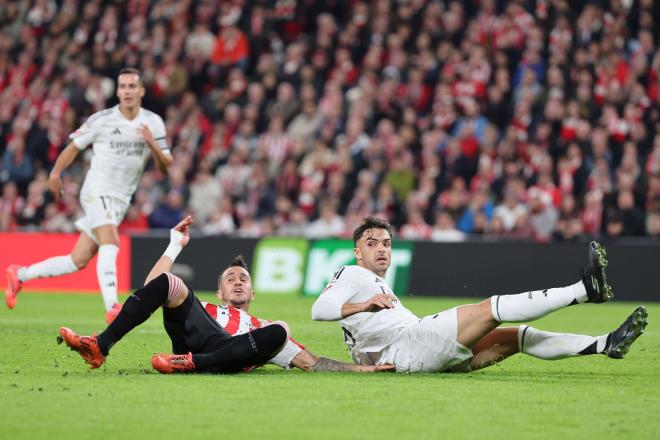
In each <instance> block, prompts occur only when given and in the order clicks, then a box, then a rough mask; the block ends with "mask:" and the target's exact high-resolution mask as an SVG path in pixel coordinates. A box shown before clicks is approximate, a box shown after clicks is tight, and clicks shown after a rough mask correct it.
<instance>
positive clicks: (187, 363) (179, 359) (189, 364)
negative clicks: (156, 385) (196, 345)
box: [151, 353, 195, 374]
mask: <svg viewBox="0 0 660 440" xmlns="http://www.w3.org/2000/svg"><path fill="white" fill-rule="evenodd" d="M151 366H152V367H154V369H155V370H158V371H159V372H160V373H162V374H171V373H190V372H192V371H195V363H194V362H193V359H192V353H188V354H168V353H156V354H154V355H153V356H152V357H151Z"/></svg>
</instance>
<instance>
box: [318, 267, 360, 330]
mask: <svg viewBox="0 0 660 440" xmlns="http://www.w3.org/2000/svg"><path fill="white" fill-rule="evenodd" d="M351 275H352V271H351V270H350V268H347V267H342V268H340V269H339V270H338V271H337V272H335V274H334V276H333V277H332V279H331V280H330V282H329V283H328V285H327V286H326V287H325V289H324V290H323V292H321V295H320V296H319V297H318V299H317V300H316V302H314V305H313V306H312V319H313V320H315V321H337V320H340V319H341V318H342V316H341V308H342V306H343V305H344V304H346V303H348V302H349V301H350V300H351V299H352V298H353V296H355V294H356V293H357V287H356V286H357V283H356V282H355V280H353V277H352V276H351Z"/></svg>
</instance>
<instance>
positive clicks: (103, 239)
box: [93, 224, 119, 322]
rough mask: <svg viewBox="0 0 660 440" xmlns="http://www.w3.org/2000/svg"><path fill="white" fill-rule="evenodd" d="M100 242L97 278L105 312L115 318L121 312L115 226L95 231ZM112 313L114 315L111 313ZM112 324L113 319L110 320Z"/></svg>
mask: <svg viewBox="0 0 660 440" xmlns="http://www.w3.org/2000/svg"><path fill="white" fill-rule="evenodd" d="M93 232H94V236H95V237H96V238H97V240H98V242H99V258H98V260H97V263H96V276H97V278H98V281H99V287H100V288H101V295H102V296H103V304H104V305H105V311H106V312H108V313H110V314H112V315H113V316H109V317H108V318H113V317H114V316H116V314H117V312H118V311H119V310H118V309H119V298H118V297H117V254H118V253H119V233H118V231H117V227H116V226H115V225H114V224H105V225H101V226H98V227H96V228H94V229H93ZM111 311H112V313H111ZM108 321H109V322H112V320H111V319H109V320H108Z"/></svg>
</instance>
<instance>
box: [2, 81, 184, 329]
mask: <svg viewBox="0 0 660 440" xmlns="http://www.w3.org/2000/svg"><path fill="white" fill-rule="evenodd" d="M144 93H145V89H144V86H143V84H142V79H141V77H140V71H139V70H137V69H133V68H124V69H122V70H121V71H120V72H119V75H118V78H117V97H118V98H119V105H117V106H115V107H112V108H108V109H105V110H102V111H100V112H97V113H95V114H93V115H92V116H90V117H89V118H88V119H87V121H86V122H85V123H84V124H83V125H82V126H81V127H80V128H79V129H78V130H76V131H75V132H74V133H73V134H71V135H70V136H69V137H70V139H71V142H70V143H69V144H68V145H67V146H66V148H65V149H64V150H62V152H61V153H60V155H59V156H58V158H57V161H56V162H55V165H54V166H53V169H52V171H51V173H50V176H49V179H48V189H49V190H50V191H51V192H52V193H53V195H54V196H55V198H56V199H59V197H60V190H61V184H62V181H61V178H60V176H61V173H62V172H63V171H64V170H65V169H66V168H67V167H68V166H69V165H71V164H72V163H73V161H74V160H75V158H76V157H77V156H78V154H79V153H80V152H81V151H82V150H84V149H85V148H87V146H89V145H90V144H91V145H93V147H92V148H93V151H94V156H93V157H92V161H91V166H90V169H89V171H88V172H87V175H86V176H85V182H84V183H83V186H82V189H81V191H80V204H81V206H82V208H83V211H84V213H85V215H84V217H82V218H80V219H79V220H78V221H76V227H77V228H78V229H79V230H80V231H81V234H80V237H79V238H78V241H77V243H76V244H75V246H74V248H73V249H72V251H71V253H70V254H69V255H62V256H56V257H52V258H49V259H46V260H44V261H40V262H38V263H35V264H32V265H29V266H19V265H15V264H13V265H10V266H9V267H8V268H7V269H6V276H7V288H6V290H5V301H6V303H7V306H8V307H9V308H10V309H12V308H14V306H15V305H16V296H17V294H18V293H19V292H20V290H21V288H22V284H23V282H25V281H29V280H32V279H35V278H46V277H55V276H60V275H64V274H68V273H72V272H76V271H78V270H81V269H83V268H84V267H85V266H87V264H88V263H89V262H90V260H91V259H92V258H93V257H94V255H96V254H97V253H98V256H99V257H98V263H97V266H96V272H97V276H98V281H99V286H100V288H101V294H102V295H103V301H104V304H105V310H106V321H107V322H108V323H109V322H111V321H112V320H113V319H114V317H115V316H117V313H119V310H120V309H121V306H120V305H119V303H118V299H117V264H116V260H117V254H118V252H119V234H118V232H117V227H118V226H119V224H120V223H121V221H122V220H123V218H124V214H125V213H126V210H127V208H128V206H129V204H130V200H131V197H132V196H133V193H134V192H135V189H136V188H137V185H138V182H139V181H140V177H141V176H142V171H143V170H144V166H145V164H146V163H147V161H148V160H149V157H152V156H153V158H154V160H155V162H156V165H157V166H158V168H159V169H160V170H161V171H162V172H164V173H167V172H168V169H169V167H170V165H171V163H172V155H171V153H170V150H169V147H168V146H167V143H166V141H165V124H164V122H163V120H162V118H161V117H160V116H158V115H157V114H155V113H153V112H150V111H149V110H146V109H144V108H142V107H141V103H142V97H143V96H144Z"/></svg>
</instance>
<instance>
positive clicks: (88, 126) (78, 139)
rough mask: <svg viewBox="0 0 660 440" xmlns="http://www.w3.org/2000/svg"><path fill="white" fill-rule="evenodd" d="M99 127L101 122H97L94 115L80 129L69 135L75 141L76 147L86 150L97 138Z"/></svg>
mask: <svg viewBox="0 0 660 440" xmlns="http://www.w3.org/2000/svg"><path fill="white" fill-rule="evenodd" d="M98 127H99V124H95V123H94V120H93V117H90V118H89V119H87V121H85V123H84V124H83V125H81V126H80V128H79V129H77V130H76V131H74V132H73V133H71V134H70V135H69V139H70V140H71V142H73V143H74V145H75V146H76V148H78V149H79V150H84V149H85V148H86V147H87V146H88V145H89V144H91V143H93V142H94V141H95V140H96V135H97V132H98Z"/></svg>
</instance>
